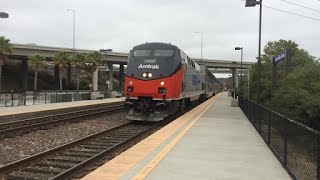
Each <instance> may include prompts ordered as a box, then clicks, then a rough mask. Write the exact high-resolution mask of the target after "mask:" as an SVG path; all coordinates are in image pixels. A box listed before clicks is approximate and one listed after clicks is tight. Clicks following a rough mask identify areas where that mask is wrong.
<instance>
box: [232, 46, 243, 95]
mask: <svg viewBox="0 0 320 180" xmlns="http://www.w3.org/2000/svg"><path fill="white" fill-rule="evenodd" d="M234 50H236V51H238V50H241V62H240V93H241V86H242V58H243V47H235V48H234Z"/></svg>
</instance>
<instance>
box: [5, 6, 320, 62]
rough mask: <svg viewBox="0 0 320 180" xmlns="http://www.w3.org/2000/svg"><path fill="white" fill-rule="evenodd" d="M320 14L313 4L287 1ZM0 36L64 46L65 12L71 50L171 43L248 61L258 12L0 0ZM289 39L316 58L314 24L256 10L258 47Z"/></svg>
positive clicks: (319, 41) (318, 30)
mask: <svg viewBox="0 0 320 180" xmlns="http://www.w3.org/2000/svg"><path fill="white" fill-rule="evenodd" d="M287 1H290V2H294V3H298V4H302V5H305V6H309V7H312V8H314V9H317V10H319V11H320V1H319V0H287ZM263 2H264V5H266V6H271V7H275V8H278V9H282V10H286V11H291V12H294V13H299V14H302V15H305V16H310V17H313V18H317V19H320V13H319V12H316V11H310V10H306V9H303V8H301V7H297V6H293V5H290V4H287V3H285V2H283V1H281V0H264V1H263ZM0 5H1V6H0V12H1V11H4V12H7V13H9V14H10V17H9V18H8V19H0V35H4V36H5V37H7V38H10V39H11V42H14V43H29V44H37V45H46V46H58V47H72V13H71V12H68V11H66V9H68V8H72V9H75V10H76V48H82V49H93V50H99V49H102V48H105V49H107V48H111V49H113V51H117V52H128V51H129V50H130V49H131V48H132V47H133V46H135V45H138V44H141V43H145V42H171V43H172V44H175V45H177V46H178V47H180V48H181V49H182V50H184V51H185V52H186V53H187V54H188V55H189V56H191V57H200V35H199V34H194V32H203V58H209V59H224V60H239V58H240V52H239V51H234V47H235V46H243V47H244V60H245V61H256V59H255V57H257V54H258V53H257V50H258V22H259V21H258V15H259V14H258V13H259V7H258V6H256V7H254V8H245V7H244V1H241V0H113V1H111V0H90V1H84V0H81V1H80V0H54V1H52V0H51V1H49V0H28V1H24V0H0ZM279 39H290V40H293V41H295V42H297V43H298V44H299V45H300V47H301V48H304V49H306V50H307V51H309V52H310V54H311V55H313V56H316V57H320V49H319V45H320V20H319V21H315V20H310V19H306V18H302V17H298V16H294V15H289V14H284V13H281V12H277V11H274V10H271V9H267V8H263V24H262V46H264V45H265V44H266V42H268V41H274V40H279Z"/></svg>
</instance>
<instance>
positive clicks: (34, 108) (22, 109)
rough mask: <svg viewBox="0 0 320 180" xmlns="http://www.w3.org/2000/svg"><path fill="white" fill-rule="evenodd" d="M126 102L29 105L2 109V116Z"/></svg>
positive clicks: (115, 100)
mask: <svg viewBox="0 0 320 180" xmlns="http://www.w3.org/2000/svg"><path fill="white" fill-rule="evenodd" d="M124 100H125V99H124V98H107V99H99V100H86V101H73V102H62V103H50V104H36V105H29V106H15V107H1V108H0V116H6V115H14V114H22V113H31V112H39V111H47V110H54V109H63V108H72V107H77V106H87V105H94V104H101V103H111V102H120V101H124Z"/></svg>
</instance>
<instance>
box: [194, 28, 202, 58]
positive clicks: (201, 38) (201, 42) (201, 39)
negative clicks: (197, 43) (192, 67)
mask: <svg viewBox="0 0 320 180" xmlns="http://www.w3.org/2000/svg"><path fill="white" fill-rule="evenodd" d="M195 34H200V36H201V56H200V57H201V61H202V46H203V44H202V43H203V37H202V36H203V32H195Z"/></svg>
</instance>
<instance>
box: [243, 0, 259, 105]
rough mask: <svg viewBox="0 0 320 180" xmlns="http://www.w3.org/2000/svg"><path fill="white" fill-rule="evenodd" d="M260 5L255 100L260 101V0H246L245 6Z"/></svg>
mask: <svg viewBox="0 0 320 180" xmlns="http://www.w3.org/2000/svg"><path fill="white" fill-rule="evenodd" d="M256 5H260V13H259V14H260V15H259V45H258V46H259V47H258V58H257V59H258V67H257V102H258V103H260V69H261V68H260V66H261V65H260V64H261V19H262V0H260V1H256V0H246V5H245V7H255V6H256Z"/></svg>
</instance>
